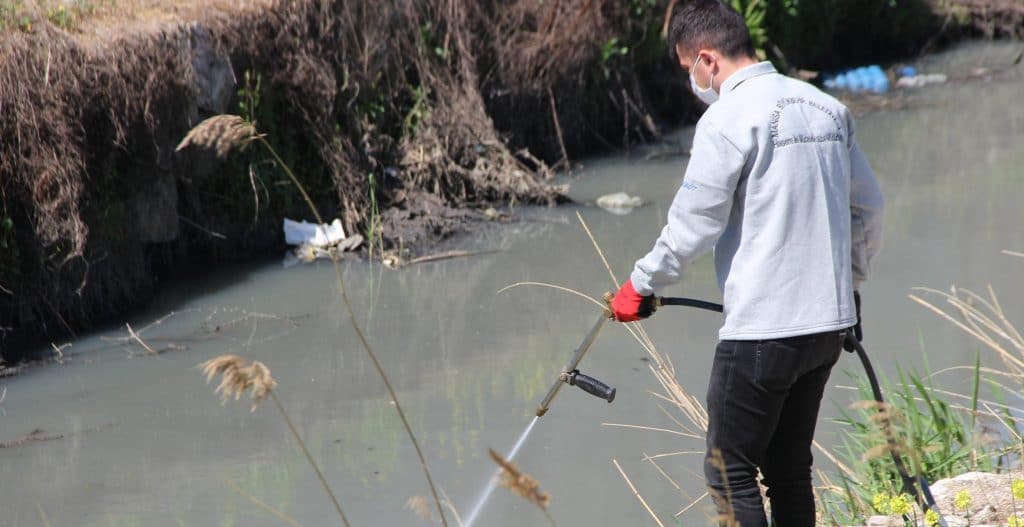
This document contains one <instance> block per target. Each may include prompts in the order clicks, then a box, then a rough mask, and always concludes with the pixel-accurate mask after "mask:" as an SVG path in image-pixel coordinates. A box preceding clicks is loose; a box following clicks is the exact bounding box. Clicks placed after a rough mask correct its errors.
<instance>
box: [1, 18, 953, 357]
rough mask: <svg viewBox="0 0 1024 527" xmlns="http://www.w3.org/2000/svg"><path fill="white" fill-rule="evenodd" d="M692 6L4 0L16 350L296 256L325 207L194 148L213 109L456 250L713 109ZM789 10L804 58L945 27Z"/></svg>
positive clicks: (307, 171) (391, 238)
mask: <svg viewBox="0 0 1024 527" xmlns="http://www.w3.org/2000/svg"><path fill="white" fill-rule="evenodd" d="M676 3H677V2H675V1H670V0H633V1H630V2H615V1H611V0H561V1H559V0H556V1H554V2H545V3H539V2H535V1H531V0H519V1H514V2H492V1H487V2H475V1H466V0H445V1H438V2H398V3H395V4H393V5H390V4H389V6H388V7H387V8H381V6H380V4H379V3H377V2H371V1H369V0H357V1H352V0H349V1H338V0H303V1H295V2H274V1H269V0H265V1H250V2H245V3H241V4H238V3H234V2H233V3H230V5H229V4H228V3H224V4H221V3H218V2H215V3H213V4H212V5H207V4H205V3H198V2H188V1H181V2H169V3H165V5H164V6H163V7H152V6H143V7H146V8H145V9H142V8H141V7H139V6H140V5H142V4H144V3H142V2H129V1H127V0H125V1H124V2H121V1H118V2H114V3H111V4H109V5H110V6H113V7H100V6H99V4H97V5H96V6H92V4H91V3H82V4H74V6H72V7H60V8H58V7H56V6H57V4H56V3H55V4H54V7H53V8H51V9H42V10H37V11H34V12H26V13H20V12H10V13H9V12H7V11H0V20H2V23H0V28H2V33H0V56H3V57H4V59H3V61H2V62H0V107H2V111H0V185H2V191H3V192H2V199H3V203H2V207H3V208H2V210H0V212H2V216H3V217H2V218H0V222H2V223H0V246H2V247H3V252H2V253H0V287H2V289H0V347H2V348H3V350H2V351H3V353H2V355H3V356H4V357H5V358H6V359H7V360H16V359H18V358H20V353H19V348H22V347H23V346H22V344H23V343H25V342H26V341H28V340H36V341H47V340H51V341H57V340H61V339H64V338H67V337H68V336H72V335H74V334H75V332H77V331H80V330H82V329H85V328H88V327H91V326H94V325H95V324H98V323H101V322H103V321H105V320H110V319H112V318H114V317H117V316H119V315H120V314H121V313H124V312H125V311H127V310H131V309H133V308H136V307H138V306H141V305H144V304H146V303H147V302H148V301H149V300H150V298H151V297H152V295H153V293H154V291H155V290H156V289H157V288H158V287H160V284H161V283H162V282H164V281H166V280H167V279H168V278H172V277H176V276H182V275H183V274H184V275H187V274H188V273H198V272H202V271H203V270H204V269H205V268H206V266H208V265H210V264H212V263H216V262H224V261H237V260H243V259H247V258H251V257H252V256H253V255H256V254H263V253H267V252H268V251H271V252H273V251H278V250H280V249H281V248H282V244H281V234H280V222H281V218H283V217H294V218H310V214H309V212H308V210H306V208H305V205H304V204H303V203H302V200H301V199H300V198H299V196H298V193H297V192H296V189H294V188H293V187H292V186H291V184H290V183H289V182H288V181H287V179H286V178H285V177H284V176H283V174H282V173H281V171H280V170H279V168H278V167H277V166H275V165H274V163H272V162H271V161H270V160H269V159H268V158H267V157H266V155H265V153H263V152H262V151H260V150H258V149H250V150H248V151H245V152H242V153H240V154H234V155H232V156H230V157H228V158H227V159H225V160H217V159H216V158H215V156H214V155H213V153H212V152H206V151H202V150H198V149H188V150H185V151H182V152H175V150H174V147H175V145H177V143H178V142H179V141H180V139H181V138H182V137H183V136H184V135H185V133H186V132H187V131H188V129H189V128H190V127H191V126H193V125H195V124H196V123H198V122H199V121H200V120H202V119H203V118H205V117H208V116H210V115H213V114H219V113H232V114H238V115H241V116H243V117H245V118H246V119H249V120H251V121H254V122H255V123H256V124H257V127H258V128H259V130H260V131H261V132H263V133H265V134H267V138H268V140H269V141H270V142H271V143H272V144H273V145H274V148H275V149H277V150H278V151H279V152H280V153H281V155H282V157H283V158H284V160H285V162H286V163H288V164H289V165H290V166H292V168H294V169H295V171H296V172H297V173H298V174H299V177H300V178H301V179H302V181H303V182H304V184H305V185H306V187H307V189H308V190H309V191H310V193H311V194H312V197H313V199H314V201H315V202H316V203H317V204H318V206H319V208H320V213H321V214H322V215H323V216H324V217H327V218H334V217H337V218H340V219H341V220H342V222H343V224H344V226H345V229H346V231H347V232H352V233H361V234H364V235H366V237H367V238H368V239H370V240H376V242H377V243H378V244H381V245H383V247H384V248H393V247H410V246H413V247H415V246H422V245H423V244H429V243H432V242H434V241H436V240H438V239H440V238H443V237H445V236H448V235H450V234H451V233H452V232H456V231H458V230H459V229H460V228H461V227H462V226H464V225H466V224H467V222H472V221H475V219H476V218H478V217H480V216H481V214H480V213H479V212H474V211H477V210H482V209H485V208H488V207H498V208H501V207H503V206H507V205H509V204H513V203H545V204H554V203H557V202H559V201H562V200H563V199H564V197H563V194H562V191H561V189H559V188H558V187H556V186H553V185H552V184H551V178H552V176H553V174H554V172H555V170H556V169H559V168H564V167H566V166H568V163H569V162H570V161H571V160H572V159H575V158H578V156H581V155H584V154H587V153H591V152H595V151H606V150H608V149H619V148H625V147H628V145H629V144H630V143H635V142H637V141H646V140H652V139H656V138H658V137H659V136H660V133H661V130H663V129H664V128H666V127H668V126H674V125H676V124H679V123H680V122H684V121H687V120H692V119H694V118H695V117H696V116H697V115H698V113H699V108H698V107H697V105H696V103H695V101H694V100H693V98H692V97H689V96H687V95H686V94H685V91H684V86H685V78H683V77H682V76H681V74H680V73H679V71H678V68H677V67H675V65H673V64H671V63H669V61H668V60H667V58H666V57H665V54H664V50H663V44H662V37H661V31H662V28H663V26H664V22H665V17H666V14H667V11H668V9H669V8H670V6H672V5H675V4H676ZM776 3H778V4H779V5H778V6H776V5H775V3H772V2H768V3H764V4H763V5H765V6H769V7H768V9H771V14H773V16H772V17H768V18H767V19H766V20H767V21H766V22H764V24H765V30H766V31H767V33H766V34H768V35H771V39H770V40H765V41H763V42H760V45H762V46H763V47H764V49H766V50H768V51H769V55H770V57H771V58H773V59H775V60H779V61H784V62H785V63H786V64H787V65H789V66H793V67H797V66H799V67H814V68H816V67H827V66H831V65H835V64H843V63H846V62H855V61H857V60H859V59H860V58H862V57H863V56H868V55H871V56H879V55H885V54H886V53H888V54H900V53H904V54H905V53H907V52H908V50H914V49H919V48H920V47H921V46H922V45H923V44H924V43H926V42H928V41H929V39H933V38H936V35H941V34H942V31H944V30H941V29H942V27H943V26H942V25H941V20H940V19H939V18H938V17H935V16H933V15H932V14H931V13H932V10H931V9H932V8H931V7H929V6H928V4H925V3H923V2H905V3H903V2H901V3H899V5H898V6H894V5H892V3H891V2H889V1H888V0H872V1H871V2H858V3H856V6H857V9H854V2H852V1H846V0H835V1H834V2H832V3H831V4H835V5H834V6H833V7H836V8H837V10H835V12H836V13H840V14H842V13H847V14H849V15H850V16H858V17H860V18H862V19H864V20H865V21H867V20H875V22H874V23H871V24H866V25H861V26H860V27H861V28H862V29H861V30H859V33H858V35H859V38H857V39H852V38H846V36H844V35H847V34H848V33H849V30H847V29H844V28H846V27H847V26H850V27H852V26H856V24H852V23H851V24H849V25H847V24H845V22H844V23H840V18H837V17H831V18H830V19H829V20H831V22H828V21H826V22H827V23H822V22H821V19H820V17H819V14H818V13H816V12H815V11H814V9H811V8H810V7H808V8H807V9H805V10H804V11H802V12H795V11H787V10H784V9H782V8H781V7H780V6H782V5H783V3H779V2H776ZM38 4H39V5H41V6H44V7H45V6H48V5H49V4H48V3H47V2H39V3H38ZM122 4H123V5H122ZM136 4H138V5H136ZM831 4H830V5H831ZM867 4H870V5H867ZM83 5H88V6H89V9H88V10H87V9H86V8H85V7H82V6H83ZM102 5H103V6H107V5H108V4H106V3H104V4H102ZM944 5H945V4H944ZM76 6H77V7H76ZM167 6H170V7H167ZM921 13H924V16H920V15H921ZM878 17H881V18H878ZM833 18H834V19H835V20H832V19H833ZM877 20H887V21H888V22H886V23H878V22H877ZM908 20H913V22H914V23H913V24H908V23H907V21H908ZM957 23H959V22H957ZM901 24H902V25H901ZM812 27H813V28H818V29H816V30H815V31H810V30H809V29H808V28H812ZM865 28H866V29H865ZM897 29H899V30H897ZM940 30H941V31H940ZM854 42H870V43H871V47H870V49H868V48H866V47H864V46H862V45H853V44H852V43H854ZM808 43H819V44H822V45H819V46H809V45H808ZM887 46H888V47H887ZM807 49H816V50H819V51H816V52H815V53H813V54H809V53H806V52H805V53H803V54H802V53H801V52H800V50H807ZM879 50H884V51H879Z"/></svg>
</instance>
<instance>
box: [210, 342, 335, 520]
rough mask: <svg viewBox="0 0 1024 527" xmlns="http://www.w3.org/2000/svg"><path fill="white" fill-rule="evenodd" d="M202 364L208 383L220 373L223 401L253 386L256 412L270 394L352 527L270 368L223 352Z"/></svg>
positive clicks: (330, 495)
mask: <svg viewBox="0 0 1024 527" xmlns="http://www.w3.org/2000/svg"><path fill="white" fill-rule="evenodd" d="M199 367H200V368H201V369H202V370H203V374H204V375H206V383H207V384H209V383H210V381H212V380H213V378H214V377H216V376H218V375H221V376H222V377H221V380H220V385H218V386H217V389H216V390H214V393H219V394H220V397H221V403H222V404H223V403H226V402H228V400H229V399H232V398H234V399H235V400H236V401H237V400H238V399H239V398H241V397H242V394H243V393H245V392H246V391H247V390H249V389H250V388H251V389H252V409H251V411H255V410H256V407H257V406H259V404H260V403H261V402H263V401H264V400H265V399H267V398H268V397H269V398H270V400H271V401H274V406H275V407H276V408H277V411H278V413H280V414H281V417H282V418H284V422H285V424H287V425H288V430H289V431H291V433H292V436H294V437H295V440H296V441H298V443H299V447H301V448H302V453H303V454H305V456H306V461H308V462H309V464H310V465H311V466H312V467H313V471H314V472H316V477H317V478H318V479H319V480H320V485H321V486H322V487H323V488H324V492H326V493H327V496H328V497H329V498H330V499H331V503H333V504H334V510H335V511H337V512H338V516H340V517H341V522H342V524H343V525H345V527H349V523H348V518H346V517H345V513H344V512H342V510H341V504H340V503H338V498H336V497H335V496H334V491H332V490H331V486H330V485H328V484H327V478H325V477H324V474H323V472H321V471H320V467H319V466H318V465H317V464H316V461H314V460H313V455H312V454H311V453H310V452H309V447H307V446H306V442H305V441H303V439H302V436H300V435H299V431H298V429H296V428H295V424H294V423H292V418H291V417H290V416H289V415H288V412H286V411H285V410H284V406H283V405H282V404H281V401H280V400H279V399H278V398H277V396H276V395H274V389H275V388H277V381H275V380H274V378H273V377H272V376H271V375H270V368H267V366H266V365H265V364H263V363H262V362H260V361H252V363H251V364H250V363H248V361H246V360H245V359H243V358H242V357H239V356H238V355H220V356H217V357H214V358H212V359H210V360H208V361H206V362H204V363H202V364H200V365H199Z"/></svg>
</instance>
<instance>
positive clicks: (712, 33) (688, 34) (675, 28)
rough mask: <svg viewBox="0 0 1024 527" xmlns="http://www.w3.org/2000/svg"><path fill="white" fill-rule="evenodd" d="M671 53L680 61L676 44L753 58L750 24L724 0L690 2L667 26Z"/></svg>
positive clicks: (730, 55) (670, 54)
mask: <svg viewBox="0 0 1024 527" xmlns="http://www.w3.org/2000/svg"><path fill="white" fill-rule="evenodd" d="M667 44H668V54H669V56H670V57H672V60H674V61H678V60H679V58H678V57H677V56H676V45H677V44H679V45H681V46H682V47H683V49H685V50H687V51H697V50H699V49H700V48H715V49H717V50H718V51H721V52H722V53H724V54H725V55H726V56H727V57H729V58H735V57H738V56H741V55H746V56H750V57H752V56H754V54H755V51H754V41H753V40H752V39H751V38H750V30H748V29H747V23H746V21H745V20H744V19H743V15H740V14H739V13H738V12H737V11H736V10H735V9H733V8H732V7H731V6H729V5H728V4H726V3H724V2H722V1H721V0H691V1H689V2H686V3H685V4H684V5H682V6H681V7H679V8H677V9H676V10H675V13H673V14H672V22H671V23H670V24H669V27H668V39H667Z"/></svg>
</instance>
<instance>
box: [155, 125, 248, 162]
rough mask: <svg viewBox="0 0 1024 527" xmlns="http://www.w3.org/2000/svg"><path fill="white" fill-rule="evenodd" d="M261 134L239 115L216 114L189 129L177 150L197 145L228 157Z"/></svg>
mask: <svg viewBox="0 0 1024 527" xmlns="http://www.w3.org/2000/svg"><path fill="white" fill-rule="evenodd" d="M259 137H260V136H258V135H257V134H256V128H254V127H253V125H252V124H251V123H249V122H248V121H246V120H245V119H242V118H241V117H239V116H237V115H215V116H213V117H210V118H209V119H206V120H205V121H203V122H201V123H199V124H197V125H196V126H195V127H194V128H192V129H191V130H189V132H188V134H186V135H185V138H184V139H182V140H181V143H178V147H177V148H175V151H181V150H182V149H184V148H188V147H189V146H192V145H196V146H200V147H204V148H210V149H213V150H214V151H216V152H217V157H221V158H223V157H226V156H227V155H228V153H230V152H231V151H232V150H235V149H239V150H241V149H244V148H245V147H246V146H248V145H249V143H252V142H253V141H255V140H256V139H259Z"/></svg>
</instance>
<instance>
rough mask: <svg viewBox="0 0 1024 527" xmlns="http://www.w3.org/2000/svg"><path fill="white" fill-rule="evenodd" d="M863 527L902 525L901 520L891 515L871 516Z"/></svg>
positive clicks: (897, 526) (899, 526)
mask: <svg viewBox="0 0 1024 527" xmlns="http://www.w3.org/2000/svg"><path fill="white" fill-rule="evenodd" d="M865 527H903V521H902V520H899V519H897V518H895V517H892V516H872V517H870V518H868V523H867V525H866V526H865Z"/></svg>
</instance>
